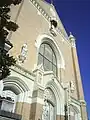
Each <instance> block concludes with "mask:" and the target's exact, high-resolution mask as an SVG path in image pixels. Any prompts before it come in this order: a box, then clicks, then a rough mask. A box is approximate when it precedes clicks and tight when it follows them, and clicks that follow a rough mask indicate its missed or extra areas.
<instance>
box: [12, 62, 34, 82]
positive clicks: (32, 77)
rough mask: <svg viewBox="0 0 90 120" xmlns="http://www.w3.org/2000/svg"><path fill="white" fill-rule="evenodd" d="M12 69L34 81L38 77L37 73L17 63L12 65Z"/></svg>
mask: <svg viewBox="0 0 90 120" xmlns="http://www.w3.org/2000/svg"><path fill="white" fill-rule="evenodd" d="M10 69H11V70H12V71H15V72H17V73H19V74H21V75H23V76H24V77H26V78H28V79H30V80H32V81H34V79H35V77H36V76H35V74H33V73H31V72H30V71H28V70H26V69H24V68H23V67H21V66H19V65H17V64H16V65H15V66H12V67H11V68H10Z"/></svg>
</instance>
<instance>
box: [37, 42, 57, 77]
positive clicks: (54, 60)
mask: <svg viewBox="0 0 90 120" xmlns="http://www.w3.org/2000/svg"><path fill="white" fill-rule="evenodd" d="M42 45H43V47H42ZM47 45H48V46H49V48H50V51H52V54H51V56H52V59H49V57H47V56H45V52H46V50H45V48H47V47H46V46H47ZM41 47H42V48H43V49H41ZM41 50H43V52H42V51H41ZM40 57H41V58H42V64H43V67H44V70H45V60H47V61H48V62H49V63H50V64H51V70H48V69H47V70H45V71H53V73H54V74H55V75H56V76H57V75H58V72H57V71H58V69H57V58H56V54H55V52H54V50H53V48H52V46H51V45H50V44H49V43H47V42H44V43H42V44H41V45H40V48H39V53H38V65H39V64H41V62H40V61H39V58H40ZM53 66H54V67H53ZM54 69H55V70H54Z"/></svg>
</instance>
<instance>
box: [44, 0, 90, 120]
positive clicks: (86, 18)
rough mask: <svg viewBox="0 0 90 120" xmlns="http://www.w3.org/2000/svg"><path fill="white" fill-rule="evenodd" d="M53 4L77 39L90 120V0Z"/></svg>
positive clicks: (58, 0) (68, 29)
mask: <svg viewBox="0 0 90 120" xmlns="http://www.w3.org/2000/svg"><path fill="white" fill-rule="evenodd" d="M46 1H48V2H50V0H46ZM53 4H54V6H55V8H56V10H57V12H58V14H59V17H60V19H61V21H62V23H63V25H64V27H65V29H66V31H67V32H68V33H69V32H72V34H73V35H74V36H75V38H76V45H77V54H78V59H79V65H80V71H81V77H82V83H83V88H84V96H85V100H86V103H87V111H88V117H89V119H90V0H53Z"/></svg>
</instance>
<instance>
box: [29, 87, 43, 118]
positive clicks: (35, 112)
mask: <svg viewBox="0 0 90 120" xmlns="http://www.w3.org/2000/svg"><path fill="white" fill-rule="evenodd" d="M43 93H44V91H43V90H42V89H40V88H38V89H37V90H34V91H33V98H32V104H31V111H30V113H31V115H30V119H31V120H41V119H42V111H43Z"/></svg>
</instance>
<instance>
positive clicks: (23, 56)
mask: <svg viewBox="0 0 90 120" xmlns="http://www.w3.org/2000/svg"><path fill="white" fill-rule="evenodd" d="M27 52H28V49H27V43H24V44H23V45H22V47H21V53H20V55H19V56H18V61H19V62H20V63H24V61H25V60H26V57H27Z"/></svg>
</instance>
